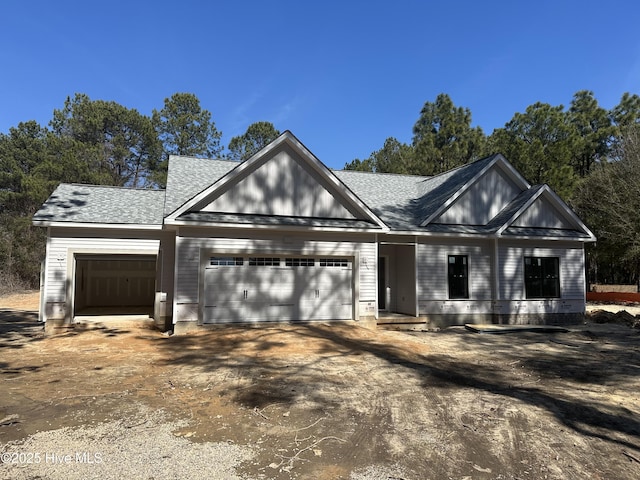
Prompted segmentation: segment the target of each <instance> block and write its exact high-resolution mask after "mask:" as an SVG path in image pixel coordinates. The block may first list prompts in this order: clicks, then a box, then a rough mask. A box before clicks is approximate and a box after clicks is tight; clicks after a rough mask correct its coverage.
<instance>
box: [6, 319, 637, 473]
mask: <svg viewBox="0 0 640 480" xmlns="http://www.w3.org/2000/svg"><path fill="white" fill-rule="evenodd" d="M34 319H35V313H30V312H28V311H19V310H8V309H4V310H3V309H2V308H1V307H0V331H1V333H0V425H1V426H0V452H2V455H3V456H2V459H3V461H5V463H3V464H0V478H36V477H38V478H101V479H106V478H118V476H122V475H124V474H127V475H129V476H130V477H131V478H154V479H158V478H187V477H190V478H256V479H257V478H267V479H271V478H273V479H289V478H304V479H338V478H345V479H347V478H352V479H369V478H371V479H373V478H376V479H378V478H380V479H383V478H384V479H388V478H404V479H445V478H455V479H465V478H473V479H475V478H479V479H484V478H486V479H490V478H492V479H493V478H495V479H511V478H532V479H540V478H553V479H586V478H596V479H598V478H602V479H636V478H640V393H639V392H640V335H639V332H638V330H632V329H629V328H627V327H625V326H621V325H591V324H588V325H584V326H580V327H577V328H575V329H572V331H571V332H569V333H557V334H536V333H519V334H510V335H480V334H473V333H469V332H466V331H465V330H464V329H461V328H457V327H456V328H450V329H447V330H444V331H442V332H438V333H400V332H384V331H375V332H374V331H370V330H366V329H362V328H360V327H358V326H357V325H356V324H353V323H352V324H333V325H327V324H311V325H305V326H268V327H267V326H262V327H260V328H225V329H222V330H218V331H212V332H208V333H200V334H194V335H185V336H173V337H167V336H163V335H162V334H161V333H158V332H155V331H152V330H141V329H136V328H130V327H113V326H103V327H98V328H93V329H77V330H75V331H73V332H68V333H65V334H62V335H57V336H51V337H44V336H43V335H42V333H41V332H40V329H39V327H37V326H36V325H34V323H33V321H34ZM36 432H40V433H36ZM34 434H35V435H34ZM216 449H217V450H216ZM229 449H235V450H229ZM78 450H80V451H81V453H82V455H85V454H89V455H92V457H90V458H89V460H91V458H93V459H94V460H95V459H96V458H97V459H99V460H100V461H96V462H91V461H86V460H87V458H86V455H85V456H84V457H81V461H80V462H79V461H78V458H77V456H76V455H77V452H78ZM134 451H135V452H136V455H135V456H134V455H133V453H132V452H134ZM35 453H38V454H39V457H40V462H38V464H35V462H31V463H28V462H27V460H28V458H27V456H26V455H28V454H30V455H31V459H32V460H33V455H34V454H35ZM20 454H22V457H20V456H19V455H20ZM63 454H69V455H71V457H70V458H71V460H72V461H71V462H64V461H62V460H60V461H59V462H58V463H59V464H56V461H57V459H58V458H62V456H63ZM96 454H97V457H96ZM74 459H75V460H74ZM83 459H84V460H83ZM198 462H200V463H198ZM71 463H73V465H71ZM79 463H80V464H82V465H78V464H79ZM196 467H197V470H196V471H194V470H189V469H190V468H194V469H195V468H196ZM118 468H119V470H118ZM216 469H217V470H216Z"/></svg>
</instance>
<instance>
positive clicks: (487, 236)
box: [380, 231, 591, 243]
mask: <svg viewBox="0 0 640 480" xmlns="http://www.w3.org/2000/svg"><path fill="white" fill-rule="evenodd" d="M389 235H407V236H414V237H420V238H455V237H457V238H475V239H479V240H488V239H496V238H500V239H514V240H557V241H562V242H590V241H591V240H589V239H585V238H572V237H556V236H540V235H508V236H500V235H496V234H495V233H445V232H412V231H402V232H400V231H393V232H389ZM381 238H384V237H381ZM380 242H381V243H384V240H380Z"/></svg>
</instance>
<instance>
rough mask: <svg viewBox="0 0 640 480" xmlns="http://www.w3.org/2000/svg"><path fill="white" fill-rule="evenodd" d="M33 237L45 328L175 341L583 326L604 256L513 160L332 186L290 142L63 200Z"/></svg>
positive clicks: (71, 192) (344, 174)
mask: <svg viewBox="0 0 640 480" xmlns="http://www.w3.org/2000/svg"><path fill="white" fill-rule="evenodd" d="M33 223H34V224H35V225H41V226H44V227H47V230H48V240H47V246H46V259H45V261H44V265H43V285H42V289H43V291H42V307H43V308H42V309H41V310H42V320H43V321H45V322H55V323H72V322H73V321H74V318H76V317H77V316H78V315H80V314H81V313H82V312H98V313H99V312H101V311H102V312H106V311H109V309H112V310H117V311H121V312H126V311H128V310H131V311H138V310H137V309H140V308H142V309H147V310H148V311H149V313H150V314H151V315H153V318H154V319H155V321H156V323H157V324H158V325H159V326H161V327H164V328H171V329H173V330H174V331H175V332H177V333H179V332H184V331H187V330H190V329H193V328H201V327H205V326H208V325H212V324H224V323H234V322H239V323H254V322H273V321H287V322H295V321H313V320H325V321H326V320H337V321H339V320H355V321H361V322H375V321H381V320H380V319H382V318H385V317H395V318H396V319H398V318H399V319H400V321H402V319H405V320H406V321H407V322H414V323H417V322H425V323H426V324H427V325H438V326H440V325H450V324H460V323H465V322H482V323H486V322H493V323H557V322H571V321H576V320H579V319H581V318H583V315H584V311H585V292H586V287H585V274H584V270H585V254H584V245H585V243H586V242H593V241H595V237H594V235H593V234H592V233H591V231H589V229H588V228H587V227H586V226H585V225H584V223H583V222H582V221H581V220H580V219H579V218H578V217H577V216H576V214H575V213H574V212H573V211H572V210H571V209H570V208H569V207H568V206H567V205H566V204H565V203H564V202H563V201H562V200H561V199H560V198H559V197H558V195H556V194H555V193H554V192H553V191H552V190H551V189H550V188H549V187H548V186H547V185H535V186H532V185H530V184H529V183H528V182H527V181H526V180H525V179H524V178H523V177H522V175H520V174H519V173H518V172H517V171H516V170H515V168H514V167H513V166H512V165H511V164H510V163H509V162H508V161H507V160H506V159H505V158H504V157H503V156H502V155H492V156H489V157H486V158H483V159H481V160H478V161H476V162H473V163H470V164H467V165H464V166H462V167H459V168H456V169H454V170H451V171H449V172H446V173H443V174H440V175H436V176H432V177H421V176H409V175H395V174H378V173H368V172H356V171H334V170H331V169H329V168H327V167H326V166H325V165H324V164H323V163H322V162H321V161H320V160H319V159H318V158H316V157H315V156H314V155H313V153H311V152H310V151H309V150H308V149H307V148H306V147H305V146H304V145H303V144H302V143H301V142H300V141H299V140H298V139H297V138H296V137H295V136H294V135H293V134H291V133H290V132H285V133H283V134H282V135H281V136H280V137H278V138H277V139H276V140H274V141H273V142H272V143H271V144H269V145H268V146H266V147H265V148H263V149H262V150H260V151H259V152H258V153H256V154H255V155H253V156H252V157H251V158H249V159H248V160H246V161H244V162H241V163H238V162H233V161H228V160H211V159H201V158H191V157H183V156H172V157H171V158H170V160H169V171H168V179H167V186H166V189H165V190H143V189H130V188H120V187H105V186H95V185H77V184H61V185H60V186H59V187H58V188H57V189H56V190H55V191H54V192H53V194H52V195H51V196H50V197H49V199H48V200H47V201H46V202H45V203H44V205H43V206H42V208H41V209H40V210H39V211H38V212H37V213H36V215H35V216H34V218H33ZM400 314H401V315H400Z"/></svg>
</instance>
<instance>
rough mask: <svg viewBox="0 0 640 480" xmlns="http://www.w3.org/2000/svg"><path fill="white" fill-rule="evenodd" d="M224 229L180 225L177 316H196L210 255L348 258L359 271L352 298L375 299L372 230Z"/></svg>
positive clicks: (182, 318)
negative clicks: (233, 233) (239, 234)
mask: <svg viewBox="0 0 640 480" xmlns="http://www.w3.org/2000/svg"><path fill="white" fill-rule="evenodd" d="M224 233H225V232H224V231H221V230H215V231H212V230H209V229H184V228H183V229H181V230H180V232H179V234H180V235H183V236H180V237H178V238H177V240H176V297H175V303H176V309H177V310H176V317H175V320H176V321H195V320H197V318H196V317H197V305H198V304H199V303H200V292H201V290H200V282H201V279H200V275H201V270H202V269H201V264H203V263H202V262H204V264H207V263H209V261H210V257H212V256H216V257H223V256H224V257H236V256H245V257H248V256H251V257H268V256H280V257H282V258H281V264H282V265H285V262H284V258H285V257H287V256H304V257H314V258H316V263H317V264H319V259H320V257H323V258H335V257H344V258H349V259H350V263H351V267H352V268H353V275H357V278H354V285H355V287H356V288H355V289H354V291H353V301H354V302H358V301H359V302H361V303H364V302H374V301H375V298H376V288H377V287H376V270H375V268H376V251H377V246H376V243H375V238H374V236H373V235H339V234H323V233H315V234H311V233H305V234H291V235H287V234H283V233H282V232H280V233H266V232H243V234H244V236H245V238H229V237H224V236H221V235H223V234H224ZM187 234H188V236H187ZM218 235H220V236H218ZM249 237H250V238H249ZM367 240H368V241H367ZM201 256H203V258H204V260H202V261H201ZM355 262H358V263H357V264H356V263H355ZM245 263H248V260H245ZM299 268H304V267H299Z"/></svg>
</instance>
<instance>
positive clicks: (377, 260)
mask: <svg viewBox="0 0 640 480" xmlns="http://www.w3.org/2000/svg"><path fill="white" fill-rule="evenodd" d="M375 241H376V257H375V272H374V273H375V276H376V283H375V285H376V288H375V292H376V303H375V318H376V321H377V320H378V318H379V316H378V306H379V303H378V300H379V299H378V290H379V287H378V286H379V285H380V284H379V282H380V279H379V278H378V262H379V261H380V243H379V242H378V234H377V233H376V234H375Z"/></svg>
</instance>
